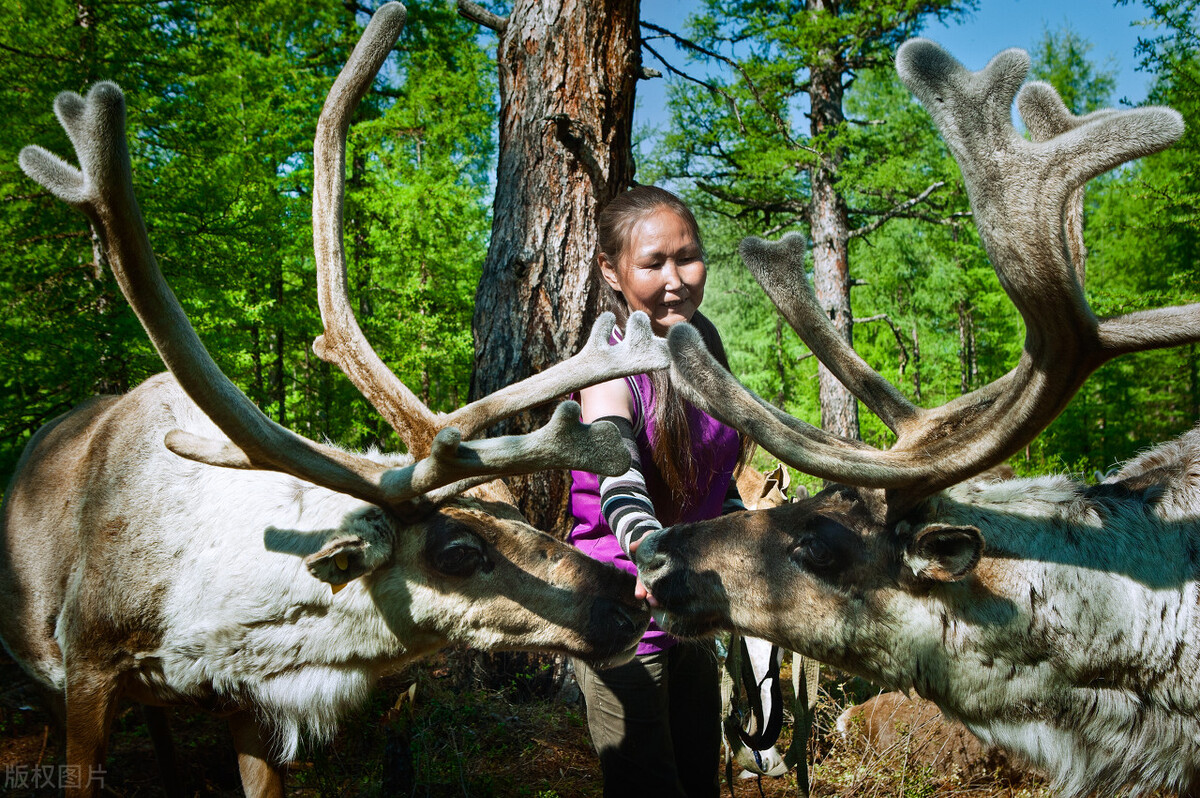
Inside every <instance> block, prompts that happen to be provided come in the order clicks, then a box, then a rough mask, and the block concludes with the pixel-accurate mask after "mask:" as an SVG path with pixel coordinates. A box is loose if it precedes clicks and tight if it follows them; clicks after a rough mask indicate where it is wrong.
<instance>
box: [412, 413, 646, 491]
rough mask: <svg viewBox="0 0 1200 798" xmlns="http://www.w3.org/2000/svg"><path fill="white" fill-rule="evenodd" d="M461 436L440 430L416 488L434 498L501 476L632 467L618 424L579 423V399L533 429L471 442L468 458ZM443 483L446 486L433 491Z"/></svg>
mask: <svg viewBox="0 0 1200 798" xmlns="http://www.w3.org/2000/svg"><path fill="white" fill-rule="evenodd" d="M461 439H462V438H461V436H460V435H459V433H458V431H457V430H455V429H453V428H449V429H444V430H442V431H441V432H439V433H438V434H437V436H436V437H435V438H434V442H433V449H432V451H431V452H430V455H429V457H427V458H426V459H424V460H422V461H420V462H418V463H416V464H415V467H414V470H413V472H412V477H411V480H412V483H411V484H412V487H413V489H414V490H416V491H417V493H419V494H423V495H426V498H427V499H428V500H429V501H431V502H437V501H439V500H440V499H441V498H442V496H443V495H444V496H450V495H453V494H455V493H457V492H459V491H461V490H463V489H465V484H466V483H467V482H472V483H476V484H477V483H478V481H482V480H484V479H488V480H490V479H495V478H496V477H500V476H513V475H516V474H528V473H532V472H534V471H542V470H545V469H561V468H570V469H580V470H587V471H593V472H595V473H602V474H622V473H624V472H625V471H627V470H628V469H629V452H628V450H626V449H625V447H624V446H622V445H621V433H620V432H619V431H618V430H617V427H616V425H615V424H610V423H608V422H603V423H597V424H581V423H579V403H578V402H570V401H568V402H562V403H560V404H559V406H558V407H557V408H556V409H555V411H554V415H553V416H552V417H551V418H550V421H549V422H548V423H547V424H546V425H545V426H543V427H542V428H541V429H538V430H536V431H534V432H530V433H528V434H525V435H507V436H503V437H498V438H489V439H487V440H481V441H471V443H470V444H469V446H470V448H469V450H466V451H469V456H468V457H466V458H464V457H463V454H464V447H465V446H467V444H462V443H461ZM476 478H478V479H476ZM442 486H447V487H445V488H444V489H443V490H442V491H441V492H438V491H435V489H436V488H441V487H442Z"/></svg>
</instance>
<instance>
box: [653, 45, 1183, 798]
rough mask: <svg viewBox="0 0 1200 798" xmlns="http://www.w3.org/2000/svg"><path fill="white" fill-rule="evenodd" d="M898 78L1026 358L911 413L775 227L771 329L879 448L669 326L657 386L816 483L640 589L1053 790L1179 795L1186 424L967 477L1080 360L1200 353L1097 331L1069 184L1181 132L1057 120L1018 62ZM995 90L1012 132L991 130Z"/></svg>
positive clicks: (1071, 389)
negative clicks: (1027, 767)
mask: <svg viewBox="0 0 1200 798" xmlns="http://www.w3.org/2000/svg"><path fill="white" fill-rule="evenodd" d="M896 63H897V68H898V70H899V73H900V76H901V78H902V79H903V80H904V82H905V83H906V84H907V85H908V87H909V88H910V89H911V90H912V91H913V93H914V94H916V96H917V97H918V99H919V100H920V101H921V102H922V104H923V105H924V106H925V108H926V109H928V110H929V112H930V113H931V114H932V115H933V117H934V120H935V121H936V122H937V125H938V127H939V129H940V130H941V133H942V136H943V137H944V138H945V140H946V143H947V144H948V146H949V148H950V151H951V152H952V153H953V155H954V157H955V158H956V160H957V161H958V163H959V166H960V168H961V170H962V174H963V179H964V181H965V183H966V187H967V192H968V196H969V198H970V201H971V205H972V208H973V210H974V214H975V220H976V225H977V227H978V229H979V233H980V236H981V238H982V240H983V243H984V246H985V247H986V249H987V252H988V255H989V257H990V258H991V260H992V263H993V264H994V266H995V268H996V272H997V274H998V276H999V278H1000V282H1001V285H1002V286H1003V287H1004V289H1005V291H1006V292H1007V293H1008V295H1009V297H1010V298H1011V299H1012V301H1013V302H1014V304H1015V305H1016V306H1017V308H1018V310H1019V311H1020V313H1021V316H1022V318H1023V319H1024V321H1025V325H1026V336H1025V345H1024V351H1023V352H1022V354H1021V357H1020V359H1019V361H1018V363H1017V365H1016V367H1015V368H1014V369H1013V370H1012V371H1011V372H1009V373H1008V374H1006V375H1005V376H1003V377H1001V378H999V379H998V380H996V381H995V382H993V383H991V384H990V385H987V386H984V387H982V388H980V389H979V390H977V391H974V392H972V393H969V394H967V395H965V396H961V397H959V398H957V399H954V400H952V401H951V402H949V403H947V404H945V405H943V406H941V407H937V408H932V409H922V408H918V407H915V406H913V405H912V404H911V403H910V402H909V401H908V400H907V399H905V398H904V396H903V395H901V393H900V392H899V391H898V390H897V389H896V388H895V387H894V386H892V385H891V384H889V383H888V382H887V381H886V380H884V379H883V378H882V377H881V376H880V375H879V374H878V373H876V372H875V371H874V370H873V369H872V368H871V367H870V366H868V365H867V363H866V362H864V361H863V360H862V359H861V358H860V357H859V356H858V355H856V354H855V353H854V352H853V350H851V348H850V347H849V346H848V344H847V343H846V342H845V341H844V339H842V338H841V337H840V336H839V335H838V333H837V332H836V331H835V330H834V328H833V326H832V324H831V323H830V321H829V319H828V318H827V317H826V315H825V314H824V312H823V310H822V309H821V307H820V306H819V304H818V303H817V301H816V299H815V296H814V294H813V291H812V288H811V286H810V285H809V284H808V282H807V280H806V278H805V275H804V265H803V246H802V242H801V241H800V239H799V238H798V237H785V238H784V239H783V240H782V241H780V242H778V243H765V242H763V241H759V240H754V239H749V240H747V241H745V242H743V245H742V255H743V258H744V260H745V261H746V263H747V265H748V266H749V268H750V269H751V270H752V271H754V272H755V276H756V277H757V279H758V280H759V282H760V283H761V284H762V285H763V287H764V289H765V290H766V291H767V292H768V293H769V294H770V295H771V297H772V299H773V300H774V302H775V304H776V305H777V306H778V308H779V309H780V311H781V312H782V313H783V314H784V316H785V317H786V318H787V319H788V321H789V323H790V324H791V325H792V327H793V328H794V329H795V330H796V331H797V333H798V334H799V335H800V336H801V338H802V339H803V340H804V341H805V343H806V344H807V345H808V346H809V347H810V348H811V349H812V350H813V352H814V353H816V355H817V356H818V357H819V358H820V360H821V361H822V362H824V363H825V364H826V365H827V366H828V367H829V368H830V369H831V371H833V372H834V373H835V374H836V375H837V377H838V379H840V380H841V381H842V382H843V383H844V384H846V385H847V386H848V387H849V388H850V389H851V390H852V391H853V393H854V394H855V395H856V396H857V397H858V398H859V399H860V400H861V401H862V402H863V403H864V404H865V405H866V406H867V407H869V408H870V409H871V410H872V411H873V412H875V413H876V414H877V415H878V416H879V417H880V418H881V419H883V420H884V421H885V422H886V424H887V425H888V426H889V427H890V428H891V429H892V430H893V431H894V432H895V434H896V442H895V444H894V445H893V446H892V447H891V448H890V449H888V450H885V451H884V450H876V449H874V448H872V447H869V446H867V445H865V444H863V443H861V442H858V441H851V440H843V439H841V438H838V437H836V436H833V435H830V434H828V433H825V432H823V431H822V430H820V429H817V428H814V427H812V426H810V425H807V424H805V423H803V422H801V421H799V420H797V419H794V418H792V417H790V416H788V415H786V414H784V413H783V412H781V411H779V410H778V409H776V408H774V407H772V406H771V405H769V404H768V403H766V402H765V401H763V400H762V399H760V398H758V397H757V396H755V395H753V394H752V393H751V392H749V391H748V390H746V389H745V388H744V387H743V386H741V385H740V384H739V383H737V382H736V381H735V380H733V379H732V378H731V377H730V376H729V374H728V373H727V372H725V371H724V370H723V369H721V368H720V367H718V366H717V365H716V364H715V363H713V362H712V360H711V358H709V357H707V356H705V355H704V353H703V352H702V350H701V348H700V346H698V340H699V339H698V336H697V335H696V334H695V332H694V331H691V330H688V329H686V328H684V327H683V326H682V325H681V326H679V327H676V328H675V329H673V330H672V332H671V335H670V338H669V341H668V343H669V346H670V347H671V350H672V358H673V360H674V365H673V369H674V378H675V379H677V381H678V382H679V383H680V384H682V385H686V386H688V390H689V391H690V392H691V394H692V395H693V401H695V402H696V403H697V404H699V405H700V406H701V407H703V408H704V409H705V410H707V411H708V412H710V413H712V414H714V415H716V416H718V417H720V418H721V419H722V420H724V421H726V422H727V423H730V424H732V425H734V426H736V427H738V428H739V429H741V430H742V431H743V432H745V433H747V434H749V435H750V436H751V437H753V438H754V439H755V440H756V441H757V442H758V443H759V444H760V445H762V446H763V447H764V448H765V449H767V450H768V451H770V452H771V453H772V454H774V455H775V456H777V457H779V458H780V459H781V460H783V461H784V462H786V463H788V464H789V465H791V466H793V467H795V468H797V469H799V470H801V471H804V472H807V473H809V474H813V475H815V476H818V477H822V478H825V479H827V480H831V481H833V482H834V483H835V484H833V485H831V486H830V487H828V488H827V489H825V490H823V491H822V492H820V493H819V494H817V495H816V496H813V497H812V498H810V499H807V500H804V501H801V502H798V503H796V504H791V505H786V506H784V507H780V508H776V509H771V510H765V511H761V512H757V513H744V514H738V515H731V516H726V517H724V518H721V519H716V520H713V521H709V522H705V523H698V524H690V525H681V526H677V527H673V528H671V529H668V530H665V531H662V532H660V533H656V534H654V535H652V536H648V537H647V538H645V539H644V540H643V542H642V543H641V546H640V548H639V549H638V551H637V557H636V561H637V564H638V568H639V571H640V574H641V579H642V581H643V582H644V584H645V585H646V587H647V588H648V589H649V590H650V591H651V593H652V595H653V597H654V600H655V602H656V603H657V608H656V613H657V614H658V616H660V621H659V622H660V623H661V624H662V625H663V627H664V628H665V629H667V630H669V631H671V632H673V633H676V634H682V635H700V634H707V633H709V632H711V631H712V630H713V629H720V628H724V629H736V630H738V631H741V632H743V633H745V634H747V635H753V636H756V637H761V638H764V639H767V640H772V641H775V642H778V643H780V644H781V645H783V646H785V647H787V648H790V649H792V650H794V651H798V652H800V653H802V654H805V655H808V656H812V657H814V658H816V659H818V660H820V661H822V662H827V663H831V664H833V665H836V666H837V667H840V668H843V669H845V670H848V671H851V672H854V673H857V674H861V675H863V676H865V677H866V678H868V679H871V680H872V681H874V682H876V683H878V684H881V685H884V686H887V687H889V688H894V689H903V690H910V689H911V690H915V691H916V692H917V693H919V694H920V695H922V696H924V697H926V698H928V699H930V700H932V701H934V702H935V703H936V704H937V705H938V706H939V707H940V708H941V710H942V712H943V713H945V714H946V715H947V716H948V717H951V718H954V719H957V720H960V721H962V722H963V723H964V724H965V725H966V726H967V728H969V729H970V730H971V731H972V732H973V733H974V734H976V735H977V736H978V737H979V738H980V739H981V740H982V741H983V743H984V744H985V745H999V746H1002V747H1004V748H1005V749H1007V750H1009V751H1012V752H1016V753H1018V754H1020V755H1022V756H1023V757H1024V758H1026V759H1027V760H1029V762H1030V763H1031V764H1033V765H1034V766H1036V767H1038V768H1040V769H1043V770H1045V771H1047V772H1049V773H1050V774H1052V776H1053V777H1054V778H1055V780H1056V782H1057V784H1058V786H1059V787H1060V789H1061V790H1062V791H1063V792H1064V794H1067V795H1080V794H1083V793H1087V792H1089V791H1093V790H1099V791H1100V792H1102V793H1105V794H1111V793H1112V792H1114V791H1117V790H1121V789H1129V790H1131V791H1132V792H1134V793H1144V792H1147V791H1150V790H1153V789H1157V788H1160V787H1165V788H1168V789H1174V790H1184V791H1187V790H1190V791H1192V792H1193V794H1195V792H1196V791H1197V790H1198V788H1200V612H1198V611H1197V607H1198V606H1200V586H1198V583H1197V580H1198V577H1200V522H1198V521H1197V518H1198V516H1200V428H1198V429H1197V430H1193V431H1191V432H1188V433H1187V434H1185V435H1184V436H1183V437H1181V438H1180V439H1178V440H1176V441H1173V442H1171V443H1168V444H1165V445H1163V446H1161V447H1159V448H1158V449H1157V450H1155V451H1154V452H1152V453H1150V454H1148V455H1146V456H1143V457H1141V458H1138V459H1136V460H1134V461H1133V462H1131V463H1129V464H1127V465H1125V466H1124V468H1122V469H1121V470H1120V471H1119V472H1118V473H1116V474H1115V475H1113V476H1112V477H1110V478H1108V479H1107V480H1105V482H1104V483H1102V484H1100V485H1096V486H1090V487H1089V486H1086V485H1084V484H1081V483H1078V482H1075V481H1072V480H1070V479H1068V478H1066V477H1044V478H1038V479H1024V480H1010V481H1000V482H995V481H980V480H971V479H969V478H970V477H972V476H973V475H975V474H978V473H979V472H981V471H983V470H984V469H987V468H988V467H990V466H993V465H995V464H997V463H999V462H1000V461H1002V460H1003V459H1004V458H1006V457H1008V456H1010V455H1012V454H1013V453H1015V452H1016V451H1018V450H1019V449H1020V448H1021V447H1022V446H1023V445H1024V444H1025V443H1026V442H1028V441H1029V440H1031V439H1032V438H1033V437H1034V436H1036V435H1037V433H1038V432H1039V431H1040V430H1042V429H1043V428H1044V427H1045V426H1046V425H1047V424H1049V423H1050V421H1051V420H1052V419H1054V417H1055V416H1056V415H1057V414H1058V413H1059V412H1061V411H1062V409H1063V407H1064V406H1065V405H1066V404H1067V402H1068V401H1069V400H1070V399H1071V397H1072V396H1073V395H1074V393H1075V392H1076V391H1077V390H1078V388H1079V386H1080V385H1081V384H1082V383H1083V381H1084V380H1085V379H1086V378H1087V376H1088V375H1089V374H1090V373H1091V372H1092V371H1094V370H1095V369H1096V368H1097V367H1099V366H1100V365H1101V364H1102V363H1104V362H1106V361H1107V360H1109V359H1111V358H1113V357H1116V356H1118V355H1120V354H1123V353H1126V352H1133V351H1140V350H1146V349H1153V348H1156V347H1166V346H1176V345H1180V344H1184V343H1188V342H1194V341H1197V340H1200V306H1197V305H1190V306H1186V307H1170V308H1163V309H1159V310H1148V311H1143V312H1138V313H1131V314H1128V315H1125V316H1118V317H1114V318H1105V319H1101V318H1097V317H1096V315H1095V314H1094V313H1093V312H1092V310H1091V308H1090V307H1089V305H1088V303H1087V301H1086V299H1085V297H1084V292H1083V280H1084V273H1085V272H1084V248H1083V240H1082V221H1081V218H1082V191H1083V186H1084V184H1085V183H1086V182H1087V181H1088V180H1090V179H1091V178H1092V177H1095V176H1097V175H1099V174H1102V173H1104V172H1105V171H1108V170H1109V169H1112V168H1114V167H1116V166H1118V165H1120V164H1122V163H1125V162H1127V161H1129V160H1131V159H1133V158H1136V157H1139V156H1142V155H1146V154H1148V153H1151V152H1155V151H1158V150H1161V149H1163V148H1165V147H1167V146H1169V145H1170V144H1171V143H1173V142H1174V141H1175V140H1177V139H1178V138H1179V136H1180V135H1181V134H1182V132H1183V124H1182V120H1181V118H1180V116H1179V114H1177V113H1175V112H1174V111H1172V110H1170V109H1166V108H1138V109H1132V110H1123V111H1114V110H1106V111H1099V112H1096V113H1093V114H1089V115H1088V116H1084V117H1075V116H1073V115H1072V114H1070V113H1069V112H1068V111H1067V109H1066V108H1065V107H1064V105H1063V103H1062V101H1061V99H1060V98H1059V97H1058V95H1057V94H1056V93H1055V91H1054V90H1053V89H1052V88H1051V87H1050V86H1048V85H1046V84H1042V83H1031V84H1028V85H1026V86H1024V87H1023V88H1021V84H1022V82H1023V81H1024V79H1025V76H1026V74H1027V72H1028V68H1029V59H1028V55H1027V54H1026V53H1024V52H1023V51H1020V50H1007V51H1005V52H1002V53H1000V54H999V55H997V56H996V57H995V58H994V59H992V61H991V62H990V63H989V64H988V65H987V66H986V67H985V68H984V69H983V70H982V71H980V72H975V73H973V72H969V71H968V70H966V69H965V68H963V66H962V65H961V64H959V63H958V62H957V61H955V60H954V59H953V58H951V57H950V56H949V55H948V54H947V53H945V52H944V51H943V50H941V49H940V48H939V47H938V46H937V45H935V44H934V43H932V42H929V41H926V40H922V39H917V40H913V41H910V42H907V43H906V44H905V45H904V46H903V47H901V48H900V50H899V52H898V53H897V56H896ZM1018 89H1020V93H1019V95H1018ZM1014 97H1016V100H1017V106H1018V109H1019V111H1020V113H1021V115H1022V117H1023V118H1024V121H1025V124H1026V127H1027V128H1028V131H1029V133H1030V139H1026V138H1025V137H1024V136H1022V135H1021V134H1020V133H1018V132H1017V131H1016V130H1015V129H1014V128H1013V125H1012V122H1011V118H1010V112H1011V105H1012V101H1013V98H1014ZM964 480H967V481H964Z"/></svg>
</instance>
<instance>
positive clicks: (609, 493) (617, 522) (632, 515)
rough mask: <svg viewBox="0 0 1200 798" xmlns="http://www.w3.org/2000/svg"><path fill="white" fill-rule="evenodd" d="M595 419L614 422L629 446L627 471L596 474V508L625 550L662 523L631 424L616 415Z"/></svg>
mask: <svg viewBox="0 0 1200 798" xmlns="http://www.w3.org/2000/svg"><path fill="white" fill-rule="evenodd" d="M597 421H611V422H612V423H614V424H616V425H617V429H618V430H620V432H621V440H622V441H623V442H624V443H625V447H626V448H627V449H628V450H629V459H630V466H629V470H628V471H626V472H625V473H624V474H621V475H620V476H616V477H601V478H600V512H601V514H603V516H604V521H605V523H607V524H608V528H609V529H611V530H612V531H613V534H614V535H616V536H617V542H618V543H619V544H621V550H622V551H624V552H625V553H626V554H629V547H630V545H632V544H633V542H634V541H637V540H640V539H641V538H642V536H643V535H645V534H646V533H648V532H653V531H654V530H656V529H662V524H660V523H659V522H658V519H657V518H656V517H655V516H654V502H653V501H652V500H651V499H650V491H649V490H648V489H647V488H646V477H645V475H643V473H642V459H641V456H640V455H639V454H638V446H637V440H636V438H635V437H634V431H633V424H631V423H630V421H629V419H627V418H621V417H620V416H605V417H604V418H601V419H597Z"/></svg>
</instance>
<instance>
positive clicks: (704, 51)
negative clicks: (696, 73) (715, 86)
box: [641, 20, 815, 152]
mask: <svg viewBox="0 0 1200 798" xmlns="http://www.w3.org/2000/svg"><path fill="white" fill-rule="evenodd" d="M641 25H642V27H643V28H649V29H650V30H652V31H654V32H655V33H657V34H659V35H661V36H666V37H667V38H669V39H671V40H672V41H673V42H675V44H677V45H678V46H680V47H683V48H685V49H688V50H692V51H694V52H697V53H700V54H701V55H703V56H706V57H708V58H712V59H714V60H716V61H720V62H721V63H723V64H725V65H726V66H728V67H730V68H732V69H734V70H736V71H737V73H738V74H739V75H741V76H742V80H744V81H746V88H748V89H750V93H751V94H752V95H754V101H755V102H756V103H758V106H759V107H760V108H761V109H762V110H763V112H764V113H766V114H767V116H768V117H770V119H771V121H772V122H774V123H775V128H776V130H778V131H779V135H780V136H782V137H783V140H784V142H786V143H787V145H788V146H789V147H791V148H792V149H796V150H807V151H808V152H815V150H813V149H812V148H811V147H806V146H803V145H801V144H799V143H798V142H797V141H796V140H795V139H793V138H792V132H791V130H790V129H789V128H788V125H787V123H786V122H785V121H784V120H783V118H782V117H780V116H779V114H778V113H776V112H775V109H773V108H771V107H770V106H768V105H767V103H766V102H765V101H764V100H763V97H762V94H761V92H759V90H758V86H757V85H756V84H755V83H754V80H753V79H752V78H751V77H750V75H749V73H748V72H746V70H745V69H744V68H743V67H742V65H741V64H739V63H738V62H737V61H734V60H733V59H732V58H728V57H726V56H723V55H721V54H720V53H718V52H715V51H713V50H709V49H708V48H707V47H702V46H701V45H699V44H696V43H695V42H693V41H692V40H690V39H685V38H683V37H682V36H680V35H679V34H677V33H672V32H671V31H669V30H667V29H666V28H660V27H659V26H658V25H655V24H653V23H651V22H646V21H644V20H643V21H642V23H641ZM642 46H643V47H645V48H646V49H647V50H650V52H652V53H654V56H655V57H656V58H657V59H658V60H659V61H662V62H663V64H666V63H667V62H666V61H665V60H663V57H662V56H661V55H659V54H658V53H655V52H654V50H652V49H651V48H650V46H649V45H648V44H646V40H645V39H643V40H642ZM667 68H668V69H672V67H671V66H670V65H667ZM672 71H675V70H672ZM679 74H680V75H682V73H679ZM684 77H686V76H684ZM721 94H722V95H723V96H724V97H725V98H726V100H727V101H728V102H729V103H730V106H731V107H732V106H733V100H732V98H730V97H729V95H728V94H726V93H725V92H721ZM734 113H735V115H737V117H738V127H739V128H740V129H741V131H742V132H743V133H744V132H746V128H745V126H744V125H742V119H741V115H740V114H737V111H736V110H734Z"/></svg>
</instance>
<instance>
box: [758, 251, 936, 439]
mask: <svg viewBox="0 0 1200 798" xmlns="http://www.w3.org/2000/svg"><path fill="white" fill-rule="evenodd" d="M738 252H739V253H740V254H741V256H742V262H743V263H745V264H746V267H747V268H748V269H750V272H751V273H752V274H753V275H754V279H756V280H758V284H759V285H761V286H762V287H763V290H764V291H766V292H767V295H768V296H769V297H771V301H772V302H774V303H775V307H777V308H779V312H780V313H782V314H783V317H784V318H785V319H787V322H788V324H790V325H791V327H792V329H793V330H795V331H796V334H797V335H799V336H800V340H802V341H804V343H805V344H806V345H807V346H808V348H809V349H810V350H812V353H813V354H814V355H816V357H817V360H819V361H821V362H822V363H824V364H825V366H826V368H828V369H829V370H830V371H831V372H832V373H833V375H834V376H835V377H837V378H838V380H840V381H841V383H842V384H843V385H845V386H846V388H847V389H849V391H850V392H851V393H853V394H854V395H855V396H857V397H858V398H859V399H860V400H861V401H862V403H863V404H865V405H866V406H867V407H868V408H870V410H871V411H872V412H873V413H875V415H877V416H879V418H880V420H881V421H883V423H884V424H886V425H887V426H888V428H889V429H891V430H892V431H893V432H895V433H897V434H900V433H903V432H904V431H905V430H906V429H908V428H909V427H910V425H911V424H913V423H914V422H915V421H916V420H917V408H916V407H914V406H913V404H912V403H911V402H909V401H908V400H907V399H906V398H904V395H903V394H902V393H900V391H899V390H897V389H896V387H895V386H894V385H892V384H891V383H890V382H888V381H887V380H885V379H884V378H883V377H882V376H880V374H879V373H878V372H876V371H875V370H874V369H873V368H871V367H870V366H869V365H867V362H866V361H865V360H863V359H862V358H861V357H860V356H859V354H858V353H857V352H855V351H854V349H853V348H852V347H851V346H850V345H849V344H848V343H846V339H845V338H843V337H842V335H841V333H839V332H838V331H837V329H836V328H835V327H834V326H833V323H832V322H831V321H830V320H829V315H828V314H827V313H825V311H824V310H822V309H821V306H820V304H819V303H818V302H817V295H816V293H815V292H814V291H813V288H812V285H811V284H810V283H809V281H808V277H807V275H806V274H805V272H804V237H803V236H801V235H799V234H796V233H791V234H789V235H786V236H784V237H783V238H782V239H780V240H779V241H776V242H770V241H764V240H763V239H761V238H754V237H750V238H745V239H743V240H742V243H741V244H740V246H739V247H738Z"/></svg>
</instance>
